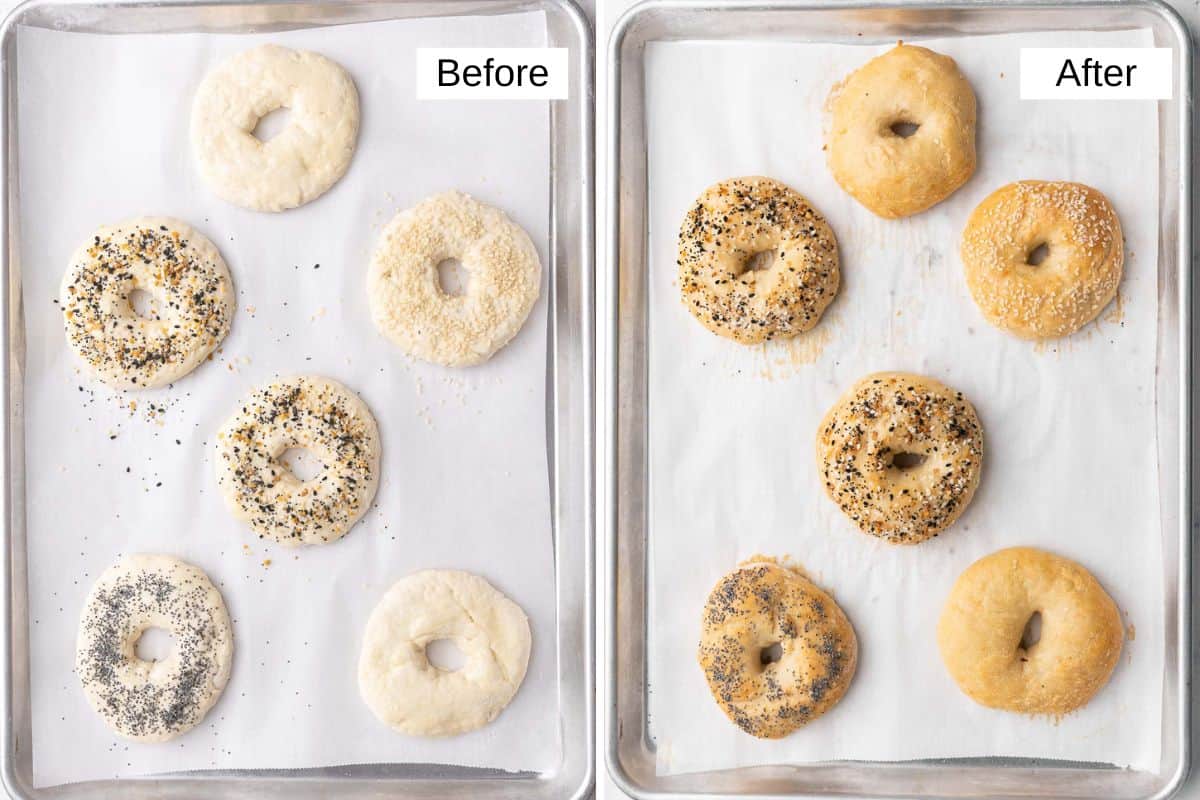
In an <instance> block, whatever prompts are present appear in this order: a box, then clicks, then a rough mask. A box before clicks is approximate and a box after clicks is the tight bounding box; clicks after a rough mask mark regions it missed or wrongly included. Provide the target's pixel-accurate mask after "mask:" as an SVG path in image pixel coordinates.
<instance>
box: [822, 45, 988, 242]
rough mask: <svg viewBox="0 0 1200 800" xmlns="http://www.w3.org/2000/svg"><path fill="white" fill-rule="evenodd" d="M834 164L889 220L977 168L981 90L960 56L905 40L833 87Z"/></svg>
mask: <svg viewBox="0 0 1200 800" xmlns="http://www.w3.org/2000/svg"><path fill="white" fill-rule="evenodd" d="M828 107H829V117H830V118H829V130H828V133H827V136H826V147H827V150H828V157H829V168H830V171H831V172H832V173H833V177H834V180H836V181H837V182H838V184H839V185H841V187H842V188H843V189H845V190H846V192H848V193H849V194H850V195H851V196H852V197H853V198H854V199H855V200H857V201H858V202H860V203H862V204H863V205H864V206H866V207H867V208H868V209H869V210H871V211H872V212H874V213H875V214H877V215H879V216H881V217H885V218H888V219H895V218H897V217H907V216H910V215H912V214H917V213H919V212H921V211H924V210H925V209H927V208H929V207H930V206H932V205H935V204H936V203H940V202H941V201H942V200H945V199H946V198H947V197H949V196H950V195H951V194H953V193H954V191H955V190H956V189H958V187H960V186H962V185H963V184H964V183H966V182H967V179H968V178H970V177H971V175H972V174H973V173H974V172H975V92H974V91H973V90H972V89H971V84H970V83H968V82H967V79H966V78H965V77H964V76H963V74H962V72H960V71H959V69H958V65H957V64H955V63H954V59H952V58H950V57H949V56H945V55H942V54H940V53H935V52H934V51H932V50H929V49H927V48H924V47H915V46H913V45H907V44H904V43H900V44H898V45H896V47H894V48H892V49H891V50H889V51H888V52H886V53H884V54H883V55H881V56H878V57H876V58H873V59H871V60H870V61H868V62H867V63H866V64H864V65H863V66H862V67H860V68H859V69H857V70H855V71H854V72H853V73H851V74H850V76H849V77H847V78H846V79H845V80H844V81H842V82H841V83H840V84H838V85H837V86H835V87H834V89H833V92H832V93H831V94H830V98H829V102H828Z"/></svg>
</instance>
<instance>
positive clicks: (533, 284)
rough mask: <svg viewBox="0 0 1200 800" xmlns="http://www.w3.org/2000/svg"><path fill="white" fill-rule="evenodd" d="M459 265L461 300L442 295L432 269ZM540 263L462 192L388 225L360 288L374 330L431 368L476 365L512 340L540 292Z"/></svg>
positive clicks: (500, 217)
mask: <svg viewBox="0 0 1200 800" xmlns="http://www.w3.org/2000/svg"><path fill="white" fill-rule="evenodd" d="M450 259H457V260H458V261H459V262H461V264H462V266H463V269H464V270H466V272H467V273H468V275H469V277H470V280H469V281H468V283H467V287H466V292H465V293H463V294H462V295H457V296H456V295H450V294H447V293H446V292H445V291H443V289H442V287H441V285H440V284H439V279H438V265H439V264H440V263H441V262H443V261H447V260H450ZM541 282H542V264H541V261H540V260H538V254H537V248H535V247H534V246H533V241H532V240H531V239H530V238H529V234H527V233H526V232H525V231H524V229H522V228H521V226H519V225H517V223H515V222H513V221H512V220H511V219H509V218H508V216H507V215H506V214H505V213H504V212H503V211H501V210H500V209H498V208H493V207H492V206H489V205H485V204H484V203H481V202H479V201H478V200H476V199H474V198H473V197H471V196H470V195H466V194H463V193H462V192H442V193H441V194H436V195H434V196H432V197H429V198H426V199H425V200H423V201H421V202H420V203H418V204H417V205H416V206H414V207H412V208H410V209H408V210H406V211H402V212H400V213H399V214H397V215H396V217H395V218H394V219H393V220H392V221H391V222H389V223H388V225H387V227H386V228H384V230H383V233H382V234H381V235H380V237H379V243H378V245H376V247H375V253H374V255H373V256H372V257H371V266H370V271H369V273H368V277H367V288H368V292H369V299H370V304H371V317H372V319H373V320H374V321H375V327H376V328H378V329H379V331H380V332H381V333H382V334H383V335H384V336H386V337H387V338H388V339H390V340H391V341H392V342H394V343H395V344H396V345H398V346H399V347H400V349H402V350H404V352H406V353H408V354H410V355H413V356H416V357H417V358H420V359H423V360H425V361H430V362H433V363H434V364H442V365H443V366H449V367H466V366H472V365H475V364H481V363H483V362H484V361H487V360H488V359H489V358H491V357H492V356H493V355H494V354H495V353H496V352H497V351H498V350H500V348H502V347H504V346H505V345H506V344H508V343H509V341H511V340H512V338H513V337H514V336H516V335H517V332H518V331H520V330H521V327H522V326H523V325H524V324H525V320H526V319H528V318H529V312H530V311H532V310H533V306H534V303H536V302H537V299H538V295H539V293H540V292H541Z"/></svg>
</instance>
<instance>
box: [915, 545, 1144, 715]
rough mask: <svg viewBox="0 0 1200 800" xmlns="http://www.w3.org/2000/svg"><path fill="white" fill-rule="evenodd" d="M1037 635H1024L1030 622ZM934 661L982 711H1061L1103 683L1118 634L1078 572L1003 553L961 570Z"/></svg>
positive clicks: (1065, 564)
mask: <svg viewBox="0 0 1200 800" xmlns="http://www.w3.org/2000/svg"><path fill="white" fill-rule="evenodd" d="M1034 615H1038V616H1040V618H1041V636H1040V638H1039V639H1038V640H1037V642H1036V643H1032V644H1031V643H1029V642H1028V641H1027V639H1026V636H1025V631H1026V627H1027V625H1029V623H1030V620H1031V618H1032V617H1033V616H1034ZM937 636H938V645H939V647H940V648H941V651H942V661H944V662H945V664H946V669H947V670H948V671H949V672H950V676H951V677H952V678H954V682H955V683H957V684H958V687H959V688H960V689H962V690H963V692H965V693H966V695H967V696H968V697H970V698H971V699H972V700H974V701H975V702H977V703H980V704H981V705H985V706H988V707H990V708H999V709H1004V710H1005V711H1016V712H1020V713H1023V714H1051V715H1061V714H1066V713H1068V712H1071V711H1074V710H1075V709H1077V708H1080V707H1082V706H1083V705H1085V704H1087V702H1088V701H1089V700H1091V699H1092V697H1093V696H1094V695H1095V694H1096V693H1097V692H1098V691H1100V689H1101V688H1102V687H1103V686H1104V684H1106V683H1108V679H1109V677H1110V676H1111V675H1112V672H1113V669H1114V668H1115V667H1116V665H1117V659H1118V657H1119V656H1120V655H1121V645H1122V642H1123V640H1124V638H1125V629H1124V627H1123V625H1122V624H1121V614H1120V611H1118V610H1117V604H1116V603H1114V602H1113V600H1112V598H1111V597H1109V596H1108V593H1107V592H1105V591H1104V588H1103V587H1102V586H1101V585H1100V584H1099V582H1097V580H1096V579H1095V578H1094V577H1092V575H1091V573H1089V572H1088V571H1087V570H1086V569H1084V568H1083V567H1081V566H1080V565H1079V564H1076V563H1075V562H1074V561H1070V560H1068V559H1066V558H1062V557H1060V556H1056V555H1054V554H1052V553H1047V552H1045V551H1043V550H1035V549H1034V548H1032V547H1011V548H1009V549H1007V550H1000V551H999V552H996V553H992V554H991V555H989V556H984V557H983V558H981V559H979V560H978V561H976V562H975V563H974V564H972V565H971V566H969V567H967V569H966V571H964V572H963V574H962V575H960V576H959V578H958V580H957V581H955V583H954V588H953V589H951V590H950V596H949V597H948V598H947V599H946V605H945V607H944V608H943V610H942V616H941V619H940V620H939V621H938V629H937Z"/></svg>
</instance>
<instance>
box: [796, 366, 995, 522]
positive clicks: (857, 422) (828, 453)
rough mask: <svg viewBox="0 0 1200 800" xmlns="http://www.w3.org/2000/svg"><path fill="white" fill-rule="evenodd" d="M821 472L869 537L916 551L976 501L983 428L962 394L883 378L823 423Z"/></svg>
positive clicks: (899, 376) (861, 388) (918, 380)
mask: <svg viewBox="0 0 1200 800" xmlns="http://www.w3.org/2000/svg"><path fill="white" fill-rule="evenodd" d="M897 459H901V460H902V461H905V462H916V463H900V464H898V463H897ZM817 469H818V470H819V471H820V474H821V480H822V482H823V483H824V485H825V491H826V493H827V494H828V495H829V497H830V498H831V499H832V500H833V501H834V502H835V503H837V504H838V506H839V507H840V508H841V509H842V511H843V512H845V514H846V516H848V517H850V519H851V520H853V521H854V524H856V525H857V526H858V527H859V528H860V529H861V530H862V531H863V532H864V533H869V534H871V535H872V536H878V537H879V538H881V539H886V540H887V541H889V542H893V543H896V544H916V543H917V542H923V541H925V540H926V539H929V538H931V537H934V536H937V535H938V534H939V533H940V532H942V531H943V530H945V529H946V528H948V527H950V526H951V525H952V524H954V522H955V520H957V519H958V518H959V516H961V515H962V513H963V511H965V510H966V508H967V505H968V504H969V503H970V502H971V498H972V497H974V496H975V489H976V488H977V487H978V486H979V477H980V473H981V472H982V469H983V426H982V425H981V424H980V422H979V417H978V415H976V413H975V408H974V407H973V406H972V405H971V404H970V402H968V401H967V399H966V398H965V397H963V394H962V392H959V391H955V390H954V389H951V388H950V387H948V386H946V385H945V384H942V383H940V382H938V381H935V380H933V379H932V378H924V377H921V376H920V375H909V374H907V373H903V372H879V373H876V374H874V375H868V376H867V377H865V378H863V379H862V380H860V381H859V382H858V383H856V384H854V386H852V387H851V388H850V390H849V391H847V392H846V393H845V394H844V395H842V397H841V399H839V400H838V402H837V403H836V404H834V406H833V408H831V409H830V410H829V412H828V413H827V414H826V415H825V418H824V419H823V420H822V421H821V426H820V428H818V430H817Z"/></svg>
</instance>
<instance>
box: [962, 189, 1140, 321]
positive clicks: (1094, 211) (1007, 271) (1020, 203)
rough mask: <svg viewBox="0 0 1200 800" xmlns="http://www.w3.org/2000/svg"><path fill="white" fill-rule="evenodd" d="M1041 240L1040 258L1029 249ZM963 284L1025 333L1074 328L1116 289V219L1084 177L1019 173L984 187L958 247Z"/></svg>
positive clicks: (1119, 248)
mask: <svg viewBox="0 0 1200 800" xmlns="http://www.w3.org/2000/svg"><path fill="white" fill-rule="evenodd" d="M1041 245H1046V247H1047V252H1046V256H1045V260H1044V261H1042V262H1041V263H1039V264H1037V265H1036V266H1033V265H1031V264H1030V263H1029V257H1030V255H1031V254H1032V253H1033V252H1034V251H1035V250H1037V249H1038V248H1039V247H1040V246H1041ZM960 252H961V255H962V261H963V267H964V270H965V272H966V277H967V288H969V289H970V290H971V296H972V297H973V298H975V303H976V305H978V306H979V310H980V311H982V312H983V315H984V317H986V318H987V320H988V322H990V323H992V324H993V325H995V326H997V327H999V328H1003V329H1004V330H1006V331H1008V332H1010V333H1013V334H1016V335H1017V336H1020V337H1022V338H1025V339H1048V338H1053V337H1058V336H1066V335H1068V334H1071V333H1074V332H1075V331H1077V330H1079V329H1080V328H1082V327H1083V326H1084V325H1086V324H1088V323H1089V322H1091V321H1092V320H1093V319H1095V318H1096V316H1097V315H1098V314H1099V313H1100V312H1101V311H1103V310H1104V307H1105V306H1106V305H1108V304H1109V302H1110V301H1111V300H1112V299H1113V297H1115V296H1116V293H1117V286H1118V285H1119V284H1120V282H1121V274H1122V272H1123V270H1124V264H1125V240H1124V237H1123V236H1122V234H1121V221H1120V220H1119V219H1118V218H1117V213H1116V211H1115V210H1113V207H1112V204H1111V203H1109V202H1108V198H1107V197H1105V196H1104V195H1103V194H1101V193H1100V192H1099V191H1097V190H1095V189H1093V188H1092V187H1090V186H1085V185H1083V184H1082V183H1068V182H1065V181H1018V182H1017V183H1010V184H1008V185H1007V186H1003V187H1001V188H999V189H997V190H996V191H994V192H992V194H990V195H988V197H987V198H986V199H984V201H983V202H982V203H980V204H979V205H978V206H977V207H976V208H975V210H974V211H973V212H971V217H970V219H968V220H967V227H966V229H965V230H964V231H963V237H962V245H961V248H960Z"/></svg>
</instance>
